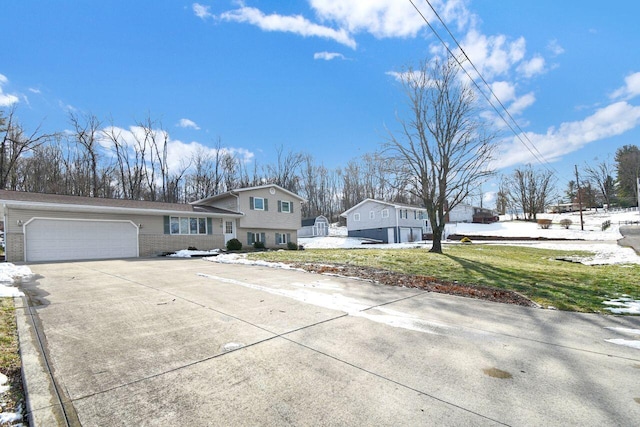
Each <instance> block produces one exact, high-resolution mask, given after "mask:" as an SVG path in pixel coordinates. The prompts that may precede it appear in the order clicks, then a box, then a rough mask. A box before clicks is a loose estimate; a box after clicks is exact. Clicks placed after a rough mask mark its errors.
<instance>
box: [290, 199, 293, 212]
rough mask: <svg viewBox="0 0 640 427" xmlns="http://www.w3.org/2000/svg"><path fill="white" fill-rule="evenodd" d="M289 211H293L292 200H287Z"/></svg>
mask: <svg viewBox="0 0 640 427" xmlns="http://www.w3.org/2000/svg"><path fill="white" fill-rule="evenodd" d="M289 213H293V202H289Z"/></svg>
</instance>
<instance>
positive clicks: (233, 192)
mask: <svg viewBox="0 0 640 427" xmlns="http://www.w3.org/2000/svg"><path fill="white" fill-rule="evenodd" d="M272 187H273V188H276V189H278V190H280V191H282V192H283V193H286V194H288V195H289V196H291V197H294V198H296V199H298V200H300V201H301V202H304V201H305V199H304V197H300V196H298V195H297V194H296V193H293V192H291V191H289V190H287V189H285V188H282V187H280V186H279V185H277V184H265V185H258V186H255V187H245V188H238V189H237V190H231V191H227V192H226V193H221V194H216V195H215V196H209V197H205V198H204V199H200V200H196V201H194V202H191V204H206V203H209V202H213V201H215V200H220V199H224V198H227V197H229V196H238V194H240V193H243V192H245V191H254V190H261V189H263V188H272Z"/></svg>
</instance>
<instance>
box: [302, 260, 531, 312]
mask: <svg viewBox="0 0 640 427" xmlns="http://www.w3.org/2000/svg"><path fill="white" fill-rule="evenodd" d="M291 266H292V267H296V268H300V269H303V270H306V271H310V272H313V273H319V274H335V275H339V276H345V277H356V278H360V279H366V280H371V281H373V282H376V283H380V284H382V285H387V286H403V287H405V288H419V289H424V290H427V291H430V292H438V293H441V294H449V295H458V296H463V297H469V298H476V299H482V300H487V301H494V302H501V303H506V304H515V305H521V306H525V307H537V306H538V305H537V304H536V303H534V302H533V301H531V300H530V299H528V298H526V297H524V296H523V295H520V294H518V293H517V292H513V291H507V290H504V289H496V288H490V287H487V286H476V285H467V284H462V283H456V282H446V281H442V280H438V279H436V278H435V277H431V276H416V275H412V274H403V273H396V272H393V271H388V270H382V269H376V268H372V267H359V266H354V265H345V264H332V265H327V264H322V265H317V264H307V263H291Z"/></svg>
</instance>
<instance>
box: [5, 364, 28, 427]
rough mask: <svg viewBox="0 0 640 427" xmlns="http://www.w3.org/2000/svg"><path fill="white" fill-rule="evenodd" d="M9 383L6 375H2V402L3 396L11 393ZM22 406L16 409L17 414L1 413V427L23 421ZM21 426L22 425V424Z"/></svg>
mask: <svg viewBox="0 0 640 427" xmlns="http://www.w3.org/2000/svg"><path fill="white" fill-rule="evenodd" d="M8 382H9V378H7V376H6V375H4V374H2V373H0V400H2V395H3V394H4V393H6V392H7V391H9V388H10V387H9V386H8V385H7V383H8ZM22 415H23V414H22V404H19V405H18V407H17V408H16V412H0V425H6V424H9V423H14V422H16V421H21V420H22ZM20 425H21V424H20Z"/></svg>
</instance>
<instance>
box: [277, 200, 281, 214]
mask: <svg viewBox="0 0 640 427" xmlns="http://www.w3.org/2000/svg"><path fill="white" fill-rule="evenodd" d="M278 212H282V200H278Z"/></svg>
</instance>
